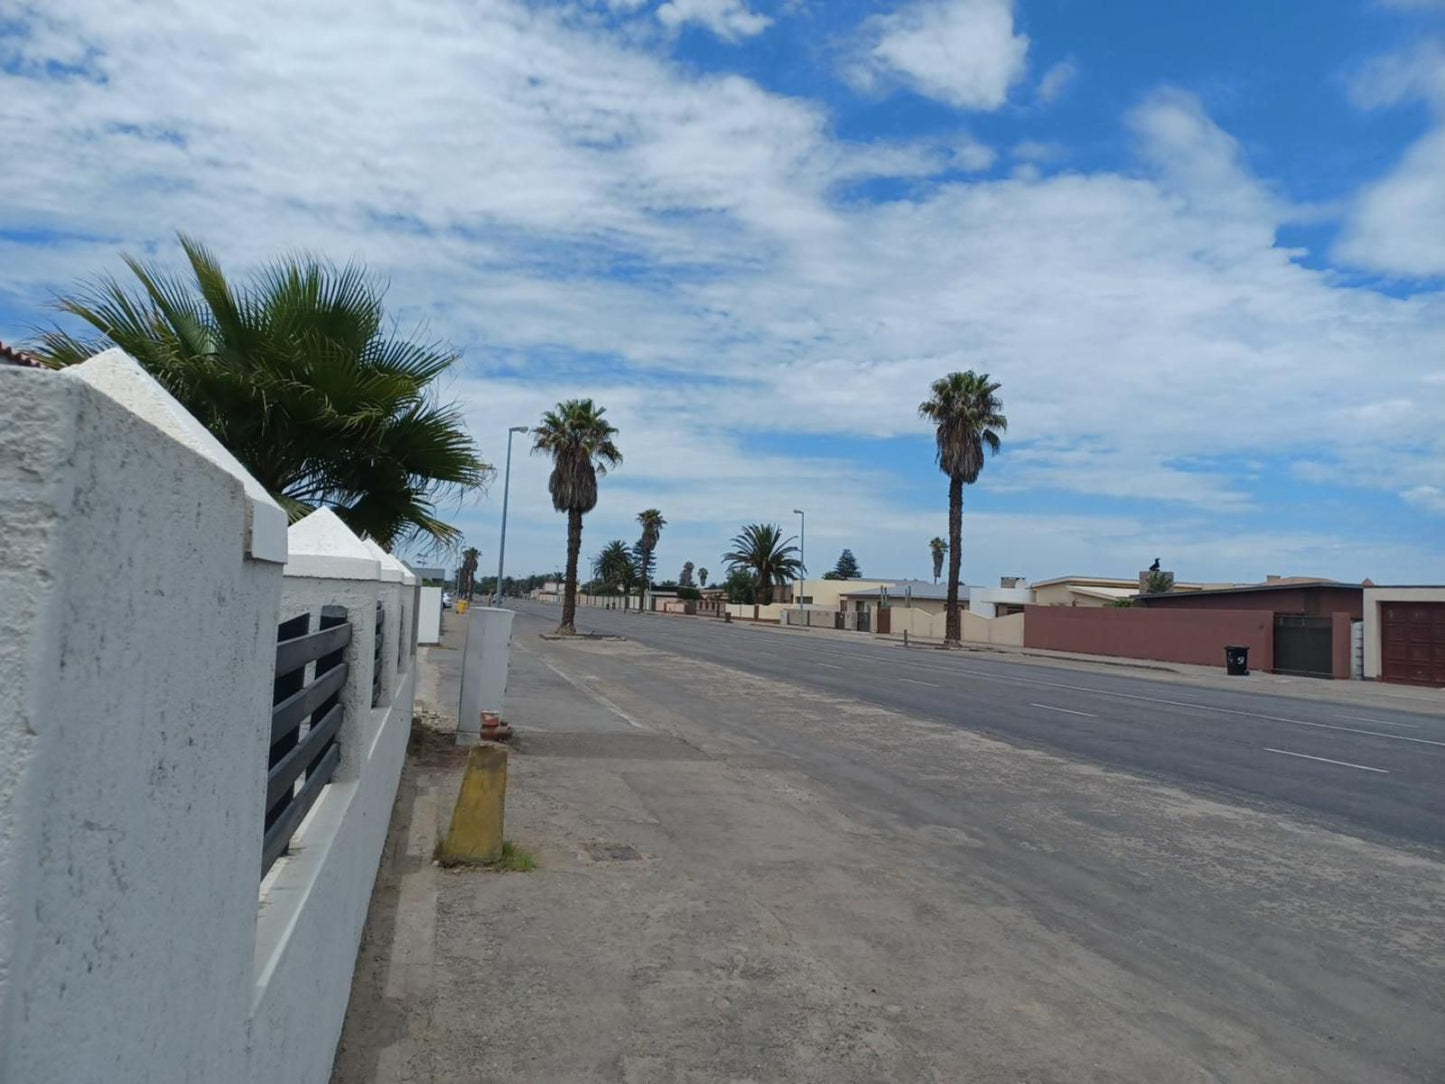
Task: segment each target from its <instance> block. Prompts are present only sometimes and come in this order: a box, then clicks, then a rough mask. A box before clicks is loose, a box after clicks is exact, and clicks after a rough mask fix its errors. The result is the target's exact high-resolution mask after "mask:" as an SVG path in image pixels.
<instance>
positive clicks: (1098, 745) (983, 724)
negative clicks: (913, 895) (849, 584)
mask: <svg viewBox="0 0 1445 1084" xmlns="http://www.w3.org/2000/svg"><path fill="white" fill-rule="evenodd" d="M516 606H517V608H518V610H520V611H521V612H524V613H531V614H534V615H537V616H542V617H546V616H550V615H555V614H557V612H558V611H557V608H556V607H555V606H546V605H542V604H538V603H528V602H522V603H517V604H516ZM578 628H579V630H593V631H597V632H603V633H616V634H620V635H624V636H627V637H628V638H630V639H633V640H636V641H637V642H639V643H643V644H646V645H648V646H651V647H656V648H660V649H663V650H666V651H669V652H672V653H675V654H678V655H683V656H689V657H693V658H698V659H704V660H706V661H709V662H714V663H719V664H722V665H725V666H730V667H734V668H737V669H739V670H743V671H746V672H749V673H753V674H757V675H760V676H763V677H770V678H776V679H782V680H787V681H791V682H796V683H799V684H802V685H805V686H808V687H811V688H815V689H820V690H823V691H826V692H829V693H832V694H836V695H842V696H851V697H856V698H858V699H860V700H864V701H867V702H871V703H875V704H878V705H880V706H882V707H886V708H889V709H892V710H895V711H898V712H902V713H905V714H908V715H913V716H917V717H920V718H925V719H930V720H935V721H938V722H944V723H949V724H952V725H955V726H959V727H962V728H965V729H968V730H972V731H976V732H979V733H982V734H986V735H988V736H991V737H996V738H1000V739H1003V740H1005V741H1008V742H1011V743H1014V744H1021V745H1027V746H1032V747H1036V748H1042V749H1047V750H1049V751H1052V752H1055V753H1060V754H1063V755H1065V756H1068V757H1070V758H1073V759H1076V760H1080V761H1085V762H1089V763H1093V764H1097V765H1101V766H1105V767H1109V768H1116V769H1122V770H1126V771H1130V772H1134V773H1137V774H1140V775H1143V776H1146V777H1150V778H1154V779H1159V780H1163V781H1166V782H1169V783H1173V784H1176V785H1180V786H1183V787H1185V788H1188V789H1191V790H1193V791H1195V792H1196V793H1203V794H1207V795H1208V796H1210V797H1213V798H1216V799H1223V800H1226V801H1232V802H1240V803H1244V804H1248V805H1251V806H1255V807H1263V808H1268V809H1274V810H1279V811H1283V812H1287V813H1290V814H1293V815H1296V816H1303V817H1305V818H1307V819H1309V820H1311V821H1313V822H1315V823H1318V824H1321V825H1323V826H1326V827H1330V828H1334V829H1338V830H1342V831H1346V832H1350V833H1352V834H1355V835H1359V836H1362V837H1364V838H1368V839H1372V840H1376V841H1382V842H1392V843H1396V844H1404V845H1408V846H1410V847H1411V848H1412V849H1418V850H1425V851H1435V850H1437V849H1440V848H1442V847H1445V716H1432V715H1425V714H1417V713H1413V712H1412V713H1405V712H1400V711H1391V710H1385V709H1383V708H1382V709H1379V710H1376V709H1374V708H1361V707H1360V706H1359V705H1356V704H1341V703H1335V702H1330V701H1328V700H1319V699H1293V698H1286V697H1280V696H1274V695H1260V694H1257V693H1249V692H1231V691H1224V690H1214V689H1207V688H1199V687H1192V686H1186V685H1182V684H1179V683H1171V682H1167V681H1159V680H1150V679H1149V678H1147V677H1140V676H1135V675H1134V674H1131V673H1129V672H1127V671H1120V672H1118V673H1113V672H1110V673H1096V672H1092V671H1086V670H1073V669H1061V668H1059V667H1054V666H1048V665H1031V664H1027V663H1021V662H1015V661H1006V660H1004V659H1002V658H997V659H996V658H991V657H988V656H983V655H977V654H968V655H958V654H952V653H944V652H940V651H936V650H932V649H928V648H914V649H909V650H905V649H903V648H902V647H900V646H897V645H893V644H883V643H878V642H876V641H869V640H867V639H864V638H862V637H860V638H859V641H858V642H857V643H853V642H850V641H849V640H845V639H841V638H837V637H831V636H819V635H813V634H808V633H802V632H783V631H777V630H766V629H758V628H748V627H745V626H742V625H737V624H731V625H730V624H725V623H722V622H717V621H705V620H689V619H684V618H672V617H663V616H656V615H647V616H640V615H637V614H623V613H620V612H617V611H608V610H598V609H590V608H583V609H581V610H579V611H578Z"/></svg>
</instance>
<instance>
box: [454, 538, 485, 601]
mask: <svg viewBox="0 0 1445 1084" xmlns="http://www.w3.org/2000/svg"><path fill="white" fill-rule="evenodd" d="M481 556H482V551H481V550H479V549H477V547H476V546H468V547H467V548H466V549H464V550H462V571H461V575H460V576H459V577H458V578H459V579H460V580H461V582H460V583H458V584H457V596H458V597H463V596H464V597H465V598H466V600H467V601H468V602H471V601H472V592H474V591H475V590H476V586H477V561H478V560H479V559H480V558H481Z"/></svg>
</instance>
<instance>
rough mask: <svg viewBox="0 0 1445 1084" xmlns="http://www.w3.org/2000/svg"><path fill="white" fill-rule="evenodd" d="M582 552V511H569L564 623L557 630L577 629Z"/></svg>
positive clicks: (563, 607)
mask: <svg viewBox="0 0 1445 1084" xmlns="http://www.w3.org/2000/svg"><path fill="white" fill-rule="evenodd" d="M581 552H582V513H581V512H577V511H571V512H568V513H567V582H566V585H565V587H564V588H563V592H562V623H561V624H560V625H558V626H557V631H558V632H560V633H564V634H567V635H571V634H573V633H575V632H576V631H577V555H578V554H579V553H581Z"/></svg>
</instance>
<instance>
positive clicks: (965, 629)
mask: <svg viewBox="0 0 1445 1084" xmlns="http://www.w3.org/2000/svg"><path fill="white" fill-rule="evenodd" d="M959 617H960V618H961V619H962V628H961V629H960V631H961V632H962V634H963V639H964V642H965V643H971V644H996V645H998V646H1000V647H1023V643H1024V615H1023V614H1010V615H1009V616H1008V617H979V616H978V615H977V614H972V613H969V612H968V611H966V610H965V611H964V612H963V613H961V614H959ZM888 620H889V634H890V635H892V636H902V635H903V633H904V632H905V631H906V632H907V633H908V635H909V636H910V637H915V638H918V639H923V640H942V639H943V637H944V633H945V632H946V631H947V625H948V617H947V614H945V613H944V607H943V604H942V603H940V604H939V606H938V609H937V610H936V611H934V610H926V609H923V608H921V607H918V606H911V607H910V606H894V607H893V608H892V612H891V614H890V616H889V619H888Z"/></svg>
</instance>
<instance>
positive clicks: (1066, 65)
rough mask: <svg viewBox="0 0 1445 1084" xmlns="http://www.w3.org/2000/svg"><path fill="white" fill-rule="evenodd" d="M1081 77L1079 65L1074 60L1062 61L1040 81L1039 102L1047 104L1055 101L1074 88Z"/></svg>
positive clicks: (1045, 73)
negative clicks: (1075, 82)
mask: <svg viewBox="0 0 1445 1084" xmlns="http://www.w3.org/2000/svg"><path fill="white" fill-rule="evenodd" d="M1078 77H1079V65H1078V63H1077V62H1075V61H1074V60H1073V59H1072V58H1070V59H1067V60H1061V61H1059V62H1058V63H1057V64H1055V65H1054V66H1053V67H1052V68H1050V69H1049V70H1048V71H1046V72H1044V77H1043V78H1042V79H1040V80H1039V90H1038V96H1039V101H1041V102H1044V103H1045V104H1047V103H1049V102H1052V101H1055V100H1057V99H1058V97H1059V96H1060V95H1061V94H1063V93H1064V91H1066V90H1068V89H1069V87H1071V86H1073V84H1074V80H1075V79H1077V78H1078Z"/></svg>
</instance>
